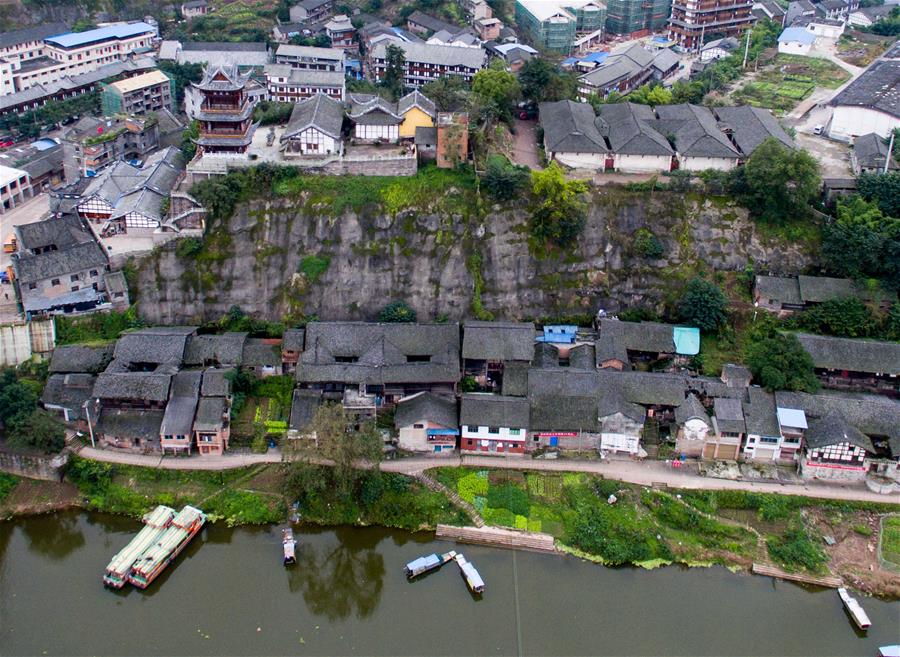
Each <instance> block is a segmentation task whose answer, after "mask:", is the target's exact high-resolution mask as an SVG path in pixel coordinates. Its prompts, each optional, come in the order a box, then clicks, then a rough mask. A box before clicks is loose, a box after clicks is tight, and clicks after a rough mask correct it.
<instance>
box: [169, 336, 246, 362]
mask: <svg viewBox="0 0 900 657" xmlns="http://www.w3.org/2000/svg"><path fill="white" fill-rule="evenodd" d="M246 342H247V333H239V332H229V333H222V334H220V335H192V336H190V337H189V338H188V343H187V347H186V348H185V351H184V359H183V362H184V365H185V366H188V367H227V366H231V367H236V366H238V365H240V364H241V362H242V360H243V354H244V344H245V343H246Z"/></svg>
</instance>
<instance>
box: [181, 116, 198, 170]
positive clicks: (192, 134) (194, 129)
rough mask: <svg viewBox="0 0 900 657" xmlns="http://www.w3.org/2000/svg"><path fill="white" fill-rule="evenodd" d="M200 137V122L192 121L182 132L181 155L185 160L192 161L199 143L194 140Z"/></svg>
mask: <svg viewBox="0 0 900 657" xmlns="http://www.w3.org/2000/svg"><path fill="white" fill-rule="evenodd" d="M199 137H200V122H199V121H196V120H194V121H191V122H190V123H189V124H188V127H187V128H185V130H184V132H182V133H181V156H182V157H183V158H184V160H185V162H190V161H191V160H193V159H194V155H196V154H197V144H195V143H194V140H196V139H198V138H199Z"/></svg>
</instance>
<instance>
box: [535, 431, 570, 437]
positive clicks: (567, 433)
mask: <svg viewBox="0 0 900 657" xmlns="http://www.w3.org/2000/svg"><path fill="white" fill-rule="evenodd" d="M534 435H535V436H537V437H538V438H550V437H551V436H556V437H557V438H575V437H577V436H578V432H577V431H539V432H537V433H536V434H534Z"/></svg>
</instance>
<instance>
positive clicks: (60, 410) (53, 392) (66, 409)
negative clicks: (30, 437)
mask: <svg viewBox="0 0 900 657" xmlns="http://www.w3.org/2000/svg"><path fill="white" fill-rule="evenodd" d="M96 380H97V377H96V376H94V375H93V374H88V373H87V372H82V373H71V374H51V375H50V377H49V378H48V379H47V383H46V385H45V386H44V391H43V392H42V393H41V406H43V407H44V409H45V410H47V411H49V412H51V413H53V414H55V415H57V416H59V418H60V419H61V420H62V421H63V422H68V423H73V424H75V425H76V426H77V427H78V428H79V429H84V430H87V413H88V411H86V410H85V406H86V405H87V404H88V403H89V401H90V399H91V395H92V393H93V389H94V383H95V382H96Z"/></svg>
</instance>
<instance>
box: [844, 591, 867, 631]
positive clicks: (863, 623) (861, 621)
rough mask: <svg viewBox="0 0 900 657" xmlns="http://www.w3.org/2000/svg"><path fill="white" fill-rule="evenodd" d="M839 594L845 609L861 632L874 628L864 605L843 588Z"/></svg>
mask: <svg viewBox="0 0 900 657" xmlns="http://www.w3.org/2000/svg"><path fill="white" fill-rule="evenodd" d="M837 592H838V595H839V596H841V602H843V603H844V609H846V610H847V613H848V614H850V618H852V619H853V622H854V623H856V626H857V627H859V629H861V630H867V629H869V628H870V627H871V626H872V621H870V620H869V617H868V615H866V612H865V610H864V609H863V608H862V605H861V604H859V601H857V599H856V598H854V597H853V596H852V595H850V592H849V591H848V590H847V589H845V588H844V587H843V586H842V587H840V588H839V589H838V590H837Z"/></svg>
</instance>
